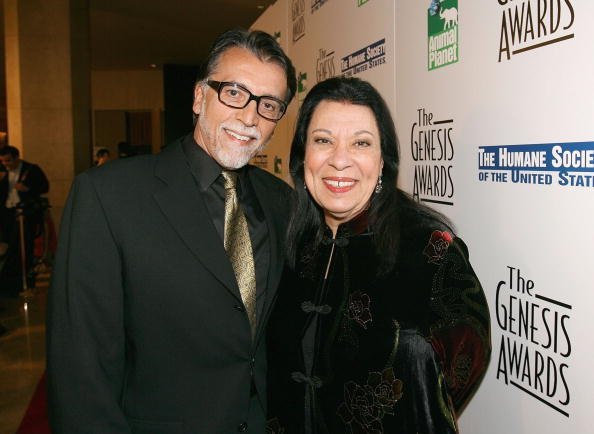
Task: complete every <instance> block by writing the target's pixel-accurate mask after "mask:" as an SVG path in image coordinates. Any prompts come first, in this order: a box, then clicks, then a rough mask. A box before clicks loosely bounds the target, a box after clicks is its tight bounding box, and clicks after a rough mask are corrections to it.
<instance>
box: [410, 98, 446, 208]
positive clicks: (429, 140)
mask: <svg viewBox="0 0 594 434" xmlns="http://www.w3.org/2000/svg"><path fill="white" fill-rule="evenodd" d="M453 135H454V120H453V119H441V120H437V119H434V114H433V113H430V112H429V111H427V110H426V109H425V108H420V109H418V110H417V120H416V122H415V123H413V125H412V128H411V132H410V152H411V157H412V159H413V161H414V180H413V198H414V199H415V200H416V201H421V202H431V203H439V204H442V205H450V206H451V205H454V202H453V199H454V180H453V171H454V166H453V161H454V144H453V142H452V139H453Z"/></svg>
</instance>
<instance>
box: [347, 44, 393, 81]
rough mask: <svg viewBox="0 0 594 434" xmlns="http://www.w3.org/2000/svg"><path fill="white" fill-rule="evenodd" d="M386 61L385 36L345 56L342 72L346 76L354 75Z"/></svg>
mask: <svg viewBox="0 0 594 434" xmlns="http://www.w3.org/2000/svg"><path fill="white" fill-rule="evenodd" d="M384 63H386V39H385V38H383V39H380V40H379V41H376V42H374V43H372V44H369V45H367V46H365V47H363V48H361V49H359V50H357V51H355V52H354V53H351V54H349V55H348V56H345V57H343V58H342V59H341V60H340V72H341V73H342V75H343V76H344V77H352V76H353V75H357V74H359V73H360V72H363V71H367V70H368V69H372V68H376V67H378V66H380V65H383V64H384Z"/></svg>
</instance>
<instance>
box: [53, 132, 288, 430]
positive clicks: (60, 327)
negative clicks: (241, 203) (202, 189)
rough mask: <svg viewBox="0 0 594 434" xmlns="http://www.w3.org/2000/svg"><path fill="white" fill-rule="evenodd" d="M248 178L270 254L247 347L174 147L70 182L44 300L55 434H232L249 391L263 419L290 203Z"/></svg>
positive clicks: (226, 277)
mask: <svg viewBox="0 0 594 434" xmlns="http://www.w3.org/2000/svg"><path fill="white" fill-rule="evenodd" d="M246 169H247V170H248V176H249V178H250V181H251V183H252V185H253V189H254V191H255V192H256V195H257V198H258V200H259V202H260V205H261V207H262V209H263V212H264V215H265V217H266V224H267V226H268V232H269V240H270V269H269V271H268V285H267V299H266V304H265V306H264V309H263V314H262V316H261V318H262V320H261V321H259V322H258V330H257V333H256V337H255V340H254V342H252V338H251V334H250V325H249V322H248V318H247V315H246V313H245V312H244V311H242V310H241V309H240V308H239V307H240V306H241V296H240V293H239V289H238V287H237V283H236V281H235V277H234V274H233V269H232V267H231V264H230V262H229V260H228V259H227V256H226V254H225V250H224V248H223V243H222V240H221V239H220V236H219V235H218V234H217V231H216V230H215V227H214V225H213V223H212V220H211V218H210V216H209V213H208V210H207V208H206V206H205V203H204V201H203V199H202V198H201V196H200V193H199V190H198V187H197V185H196V183H195V181H194V178H193V177H192V174H191V172H190V169H189V167H188V163H187V160H186V157H185V154H184V153H183V150H182V147H181V140H180V141H178V142H176V143H174V144H172V145H170V146H168V147H167V148H165V150H164V151H163V152H162V153H161V154H159V155H156V156H143V157H137V158H132V159H128V160H119V161H115V162H111V163H110V164H108V165H105V166H102V167H100V168H95V169H91V170H90V171H88V172H86V173H83V174H82V175H79V176H78V177H77V179H76V181H75V183H74V185H73V187H72V191H71V193H70V197H69V199H68V203H67V206H66V208H65V211H64V217H63V221H62V226H61V233H60V243H59V247H58V252H57V258H56V263H55V268H54V275H53V282H52V287H51V289H50V293H49V311H48V372H49V411H50V420H51V425H52V429H53V430H54V431H53V432H55V433H85V434H92V433H97V434H99V433H101V434H104V433H111V434H116V433H118V434H119V433H163V434H168V433H171V434H173V433H195V434H197V433H200V434H208V433H231V432H236V431H237V429H238V427H239V426H240V425H241V423H242V422H244V421H245V420H246V418H247V411H248V401H249V400H250V385H251V383H252V378H253V382H254V384H255V386H256V390H257V393H258V395H259V396H260V397H261V399H262V401H263V403H264V405H265V398H264V397H265V381H266V380H265V377H266V357H265V346H264V345H265V342H264V341H265V340H264V339H262V338H263V328H264V326H265V324H266V320H267V317H268V313H269V310H270V306H271V304H272V301H273V299H274V295H275V292H276V287H277V284H278V281H279V278H280V273H281V268H282V263H283V259H282V258H283V255H284V247H283V245H282V243H283V240H284V233H285V224H286V221H287V220H288V218H287V217H288V216H287V208H288V203H287V202H288V201H287V198H288V195H289V193H290V189H289V188H288V186H287V185H286V184H285V183H284V182H282V181H281V180H279V179H277V178H276V177H274V176H273V175H271V174H269V173H267V172H265V171H263V170H261V169H258V168H256V167H252V166H248V167H247V168H246Z"/></svg>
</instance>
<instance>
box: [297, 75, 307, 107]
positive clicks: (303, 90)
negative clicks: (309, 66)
mask: <svg viewBox="0 0 594 434" xmlns="http://www.w3.org/2000/svg"><path fill="white" fill-rule="evenodd" d="M307 90H308V89H307V72H299V74H298V75H297V101H299V102H303V100H304V99H305V95H307Z"/></svg>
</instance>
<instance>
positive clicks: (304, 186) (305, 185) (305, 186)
mask: <svg viewBox="0 0 594 434" xmlns="http://www.w3.org/2000/svg"><path fill="white" fill-rule="evenodd" d="M303 189H304V190H305V191H307V184H306V183H305V181H303Z"/></svg>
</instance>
